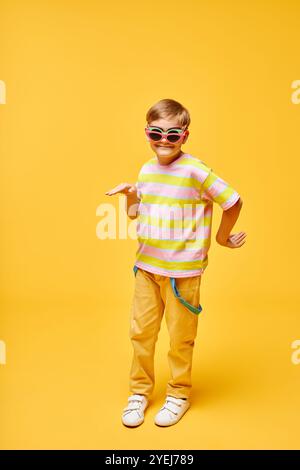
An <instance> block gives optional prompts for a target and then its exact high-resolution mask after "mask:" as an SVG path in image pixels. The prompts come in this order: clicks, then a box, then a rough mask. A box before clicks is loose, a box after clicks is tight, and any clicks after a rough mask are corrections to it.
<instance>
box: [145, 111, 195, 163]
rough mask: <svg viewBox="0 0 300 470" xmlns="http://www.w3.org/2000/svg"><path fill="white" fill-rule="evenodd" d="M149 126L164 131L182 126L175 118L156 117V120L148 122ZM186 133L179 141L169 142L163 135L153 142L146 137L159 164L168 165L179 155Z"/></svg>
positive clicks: (185, 139)
mask: <svg viewBox="0 0 300 470" xmlns="http://www.w3.org/2000/svg"><path fill="white" fill-rule="evenodd" d="M148 125H149V126H155V127H160V128H161V129H163V130H164V131H167V130H168V129H173V128H174V127H175V128H177V129H183V127H182V126H181V125H180V124H179V123H178V121H177V120H176V119H172V118H169V119H162V118H160V119H157V120H156V121H151V122H149V124H148ZM187 138H188V135H186V136H185V137H184V139H183V140H181V141H179V142H175V143H172V142H169V141H168V140H167V139H166V137H165V136H163V138H162V139H161V140H160V141H159V142H153V141H152V140H150V139H149V138H148V137H147V140H148V142H149V143H150V146H151V148H152V150H153V151H154V152H155V154H156V156H157V158H158V160H159V163H160V164H161V165H168V164H169V163H171V162H172V161H173V160H175V158H177V157H179V156H180V154H181V153H182V152H181V146H182V144H184V143H185V142H186V141H187Z"/></svg>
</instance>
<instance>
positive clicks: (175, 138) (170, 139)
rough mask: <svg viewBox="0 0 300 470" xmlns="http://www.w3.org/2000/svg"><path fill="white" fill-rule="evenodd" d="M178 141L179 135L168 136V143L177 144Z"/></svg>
mask: <svg viewBox="0 0 300 470" xmlns="http://www.w3.org/2000/svg"><path fill="white" fill-rule="evenodd" d="M178 140H180V134H170V135H168V141H169V142H172V143H175V142H178Z"/></svg>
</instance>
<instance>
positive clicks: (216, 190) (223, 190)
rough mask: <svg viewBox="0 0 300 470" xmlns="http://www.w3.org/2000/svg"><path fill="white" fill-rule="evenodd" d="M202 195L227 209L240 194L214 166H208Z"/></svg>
mask: <svg viewBox="0 0 300 470" xmlns="http://www.w3.org/2000/svg"><path fill="white" fill-rule="evenodd" d="M202 191H203V193H202V197H203V199H207V200H210V201H213V202H216V203H217V204H219V206H220V207H221V208H222V209H223V210H224V211H226V210H227V209H229V208H230V207H232V206H233V205H234V204H235V203H236V202H237V201H238V199H239V198H240V197H241V196H240V194H239V193H238V192H237V191H236V190H235V189H234V188H233V187H232V186H230V185H229V183H227V182H226V181H225V180H223V179H222V178H220V176H218V175H217V174H216V173H215V172H214V171H213V170H212V168H208V172H207V176H206V178H205V180H204V181H203V182H202Z"/></svg>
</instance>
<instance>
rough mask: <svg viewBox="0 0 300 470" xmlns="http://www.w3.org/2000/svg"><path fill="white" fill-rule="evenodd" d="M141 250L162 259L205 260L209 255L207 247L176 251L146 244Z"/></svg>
mask: <svg viewBox="0 0 300 470" xmlns="http://www.w3.org/2000/svg"><path fill="white" fill-rule="evenodd" d="M139 251H141V253H142V254H143V255H147V256H153V258H158V259H160V260H162V261H197V260H201V261H203V260H204V258H205V257H206V255H207V252H208V249H207V248H206V247H205V248H201V249H199V250H186V251H179V252H176V251H174V250H162V249H160V248H156V247H154V246H148V245H145V244H144V245H142V247H141V249H140V250H139Z"/></svg>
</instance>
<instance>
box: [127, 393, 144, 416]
mask: <svg viewBox="0 0 300 470" xmlns="http://www.w3.org/2000/svg"><path fill="white" fill-rule="evenodd" d="M128 402H129V403H128V406H127V407H126V408H124V412H123V414H124V416H126V415H127V414H128V413H131V412H132V411H137V413H138V414H139V415H140V416H141V414H140V411H141V406H142V402H143V400H142V398H130V397H129V398H128Z"/></svg>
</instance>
